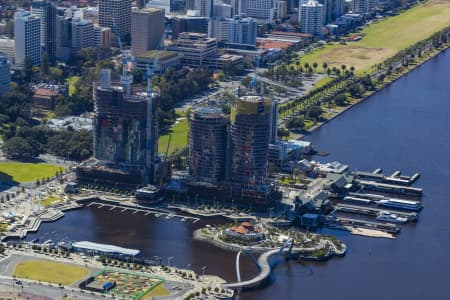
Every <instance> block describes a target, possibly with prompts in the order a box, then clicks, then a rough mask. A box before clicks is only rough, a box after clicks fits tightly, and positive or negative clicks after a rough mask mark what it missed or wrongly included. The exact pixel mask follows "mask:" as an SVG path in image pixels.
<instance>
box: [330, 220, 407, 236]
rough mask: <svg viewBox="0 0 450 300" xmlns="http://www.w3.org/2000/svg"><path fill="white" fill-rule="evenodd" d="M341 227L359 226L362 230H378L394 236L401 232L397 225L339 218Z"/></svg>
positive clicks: (338, 221)
mask: <svg viewBox="0 0 450 300" xmlns="http://www.w3.org/2000/svg"><path fill="white" fill-rule="evenodd" d="M335 222H337V223H339V224H340V225H342V226H344V227H346V226H357V227H362V228H368V229H376V230H381V231H385V232H389V233H393V234H397V233H399V232H400V227H398V226H397V225H394V224H391V223H378V222H372V221H366V220H358V219H352V218H342V217H337V218H336V221H335Z"/></svg>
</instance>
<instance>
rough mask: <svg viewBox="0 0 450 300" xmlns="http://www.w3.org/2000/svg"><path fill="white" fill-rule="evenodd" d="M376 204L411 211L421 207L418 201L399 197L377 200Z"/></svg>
mask: <svg viewBox="0 0 450 300" xmlns="http://www.w3.org/2000/svg"><path fill="white" fill-rule="evenodd" d="M377 204H378V205H380V206H386V207H394V208H400V209H404V210H412V211H419V210H421V209H422V205H421V204H420V203H419V202H416V201H408V200H400V199H387V200H380V201H378V202H377Z"/></svg>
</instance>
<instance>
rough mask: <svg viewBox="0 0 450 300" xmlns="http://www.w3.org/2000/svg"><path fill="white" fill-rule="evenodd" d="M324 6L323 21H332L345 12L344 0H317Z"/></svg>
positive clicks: (327, 22) (326, 22)
mask: <svg viewBox="0 0 450 300" xmlns="http://www.w3.org/2000/svg"><path fill="white" fill-rule="evenodd" d="M319 3H320V4H323V6H324V22H325V24H329V23H332V22H333V21H334V20H336V18H338V17H340V16H342V15H343V14H344V12H345V0H319Z"/></svg>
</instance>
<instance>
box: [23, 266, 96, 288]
mask: <svg viewBox="0 0 450 300" xmlns="http://www.w3.org/2000/svg"><path fill="white" fill-rule="evenodd" d="M88 275H89V270H88V269H86V268H84V267H79V266H75V265H70V264H64V263H58V262H53V261H47V260H29V261H25V262H22V263H20V264H18V265H17V266H16V269H15V270H14V276H15V277H18V278H24V279H31V280H38V281H44V282H49V283H55V284H63V285H70V284H73V283H75V282H77V281H79V280H81V279H83V278H85V277H87V276H88Z"/></svg>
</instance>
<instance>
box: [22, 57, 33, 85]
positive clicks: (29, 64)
mask: <svg viewBox="0 0 450 300" xmlns="http://www.w3.org/2000/svg"><path fill="white" fill-rule="evenodd" d="M22 77H23V80H24V81H25V82H27V83H29V82H31V79H32V78H33V61H32V60H31V57H29V56H27V57H25V62H24V66H23V70H22Z"/></svg>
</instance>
